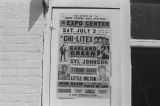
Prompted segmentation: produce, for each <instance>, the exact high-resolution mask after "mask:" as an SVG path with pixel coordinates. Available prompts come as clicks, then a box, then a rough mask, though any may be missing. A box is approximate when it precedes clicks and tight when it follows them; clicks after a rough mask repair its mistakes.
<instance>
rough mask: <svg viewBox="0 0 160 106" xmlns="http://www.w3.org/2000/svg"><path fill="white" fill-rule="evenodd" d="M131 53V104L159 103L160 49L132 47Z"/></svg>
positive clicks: (152, 105) (138, 105) (154, 105)
mask: <svg viewBox="0 0 160 106" xmlns="http://www.w3.org/2000/svg"><path fill="white" fill-rule="evenodd" d="M131 53H132V58H131V59H132V106H158V105H160V102H159V97H160V49H159V48H135V47H134V48H132V50H131ZM148 104H149V105H148Z"/></svg>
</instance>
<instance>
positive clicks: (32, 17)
mask: <svg viewBox="0 0 160 106" xmlns="http://www.w3.org/2000/svg"><path fill="white" fill-rule="evenodd" d="M43 7H44V4H43V0H30V13H29V28H28V31H30V30H31V28H32V27H33V26H34V24H35V23H36V22H37V20H38V18H39V17H40V16H41V15H42V13H43Z"/></svg>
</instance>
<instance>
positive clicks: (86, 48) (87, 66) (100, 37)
mask: <svg viewBox="0 0 160 106" xmlns="http://www.w3.org/2000/svg"><path fill="white" fill-rule="evenodd" d="M59 19H60V20H59V23H60V24H59V39H58V40H59V58H58V59H59V60H58V62H59V63H58V69H57V70H58V75H57V76H58V77H57V78H58V80H57V97H58V98H89V97H90V98H91V97H96V98H110V71H111V70H110V34H111V33H110V20H109V17H106V16H104V15H103V14H102V15H97V14H71V13H69V14H65V13H64V14H60V17H59Z"/></svg>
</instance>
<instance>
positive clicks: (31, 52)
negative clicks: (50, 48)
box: [0, 0, 43, 106]
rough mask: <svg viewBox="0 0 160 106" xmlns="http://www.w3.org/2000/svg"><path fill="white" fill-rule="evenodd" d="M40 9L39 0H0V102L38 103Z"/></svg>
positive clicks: (4, 105) (1, 105)
mask: <svg viewBox="0 0 160 106" xmlns="http://www.w3.org/2000/svg"><path fill="white" fill-rule="evenodd" d="M42 11H43V9H42V1H41V0H32V2H31V0H0V106H41V93H42V92H41V91H42V90H41V89H42V53H43V16H42ZM31 12H32V13H31ZM29 23H30V24H29ZM29 25H30V26H32V27H30V30H29Z"/></svg>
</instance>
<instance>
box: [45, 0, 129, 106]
mask: <svg viewBox="0 0 160 106" xmlns="http://www.w3.org/2000/svg"><path fill="white" fill-rule="evenodd" d="M55 1H56V0H55ZM55 1H50V3H49V9H48V12H47V13H46V15H45V18H44V53H43V87H42V106H50V75H51V39H52V30H53V23H52V21H51V20H52V18H53V17H52V11H53V8H54V7H60V8H66V5H64V6H63V5H59V6H58V5H56V4H55ZM70 1H72V0H70ZM102 1H103V0H102ZM120 1H121V2H120V4H119V5H117V4H116V5H112V7H110V6H109V5H108V7H103V6H102V7H98V8H100V9H101V8H120V14H121V15H120V17H121V18H120V25H121V32H120V36H121V39H120V40H121V48H122V50H121V63H122V64H121V70H122V71H121V73H122V74H121V105H119V106H131V54H130V1H129V0H120ZM70 8H73V6H71V7H70ZM79 8H95V7H92V6H89V7H81V6H79ZM96 8H97V7H96ZM98 8H97V9H98ZM126 92H127V93H126Z"/></svg>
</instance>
